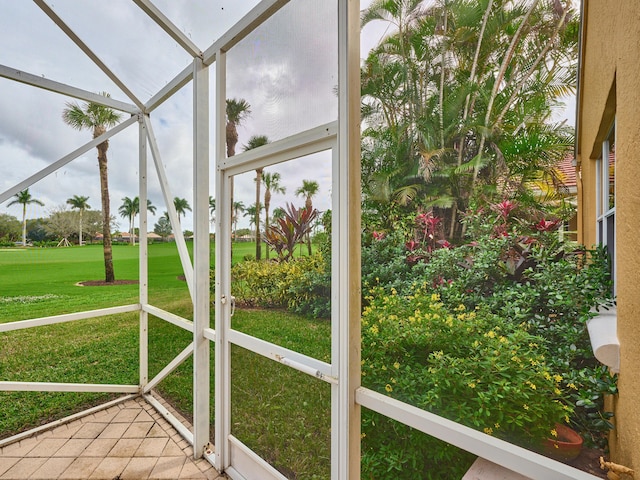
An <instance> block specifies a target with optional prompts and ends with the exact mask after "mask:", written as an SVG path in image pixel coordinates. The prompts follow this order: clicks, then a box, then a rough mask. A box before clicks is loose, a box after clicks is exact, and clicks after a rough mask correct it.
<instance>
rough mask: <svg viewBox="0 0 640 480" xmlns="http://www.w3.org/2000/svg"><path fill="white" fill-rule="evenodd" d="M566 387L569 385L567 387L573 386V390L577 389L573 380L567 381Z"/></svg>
mask: <svg viewBox="0 0 640 480" xmlns="http://www.w3.org/2000/svg"><path fill="white" fill-rule="evenodd" d="M567 387H569V388H573V389H574V390H577V389H578V387H576V384H575V383H573V382H572V383H567Z"/></svg>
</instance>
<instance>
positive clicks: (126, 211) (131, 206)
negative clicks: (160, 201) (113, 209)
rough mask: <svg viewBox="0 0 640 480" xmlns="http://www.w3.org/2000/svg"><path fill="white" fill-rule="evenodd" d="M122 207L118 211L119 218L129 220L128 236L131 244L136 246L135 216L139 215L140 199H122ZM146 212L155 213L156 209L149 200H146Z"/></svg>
mask: <svg viewBox="0 0 640 480" xmlns="http://www.w3.org/2000/svg"><path fill="white" fill-rule="evenodd" d="M122 202H123V203H122V205H120V208H119V209H118V212H119V213H120V216H121V217H122V218H128V219H129V234H130V235H131V244H132V245H135V244H136V232H135V222H136V216H137V215H138V213H140V197H135V198H134V199H131V198H129V197H124V198H123V199H122ZM147 210H148V211H150V212H151V213H156V207H155V206H154V205H153V203H151V200H149V199H147Z"/></svg>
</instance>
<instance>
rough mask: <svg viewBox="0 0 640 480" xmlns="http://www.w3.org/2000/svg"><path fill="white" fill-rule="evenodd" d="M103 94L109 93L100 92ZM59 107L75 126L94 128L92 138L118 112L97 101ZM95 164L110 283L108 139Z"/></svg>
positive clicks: (116, 119)
mask: <svg viewBox="0 0 640 480" xmlns="http://www.w3.org/2000/svg"><path fill="white" fill-rule="evenodd" d="M103 95H104V96H105V97H108V96H109V94H107V93H103ZM66 105H67V107H66V108H65V109H64V110H63V111H62V119H63V120H64V122H65V123H66V124H67V125H69V126H70V127H72V128H75V129H76V130H84V129H88V130H91V131H92V132H93V138H97V137H99V136H100V135H102V134H104V133H105V132H106V131H107V128H109V127H113V126H114V125H116V124H117V123H118V122H119V121H120V114H118V113H116V112H114V111H113V110H112V109H110V108H108V107H105V106H104V105H100V104H98V103H93V102H89V103H85V104H83V105H79V104H77V103H73V102H69V103H67V104H66ZM96 148H97V149H98V168H99V170H100V193H101V200H102V245H103V252H104V277H105V282H107V283H113V282H115V280H116V277H115V273H114V271H113V251H112V248H111V229H110V226H111V210H110V206H109V176H108V165H107V150H108V149H109V141H108V140H105V141H104V142H102V143H101V144H99V145H98V146H96Z"/></svg>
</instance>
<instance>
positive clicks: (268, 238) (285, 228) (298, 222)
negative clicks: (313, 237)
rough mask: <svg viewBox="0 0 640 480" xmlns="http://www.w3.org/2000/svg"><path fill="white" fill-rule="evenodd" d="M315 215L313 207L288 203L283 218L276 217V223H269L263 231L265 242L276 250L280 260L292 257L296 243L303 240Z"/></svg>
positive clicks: (316, 213) (315, 211) (316, 212)
mask: <svg viewBox="0 0 640 480" xmlns="http://www.w3.org/2000/svg"><path fill="white" fill-rule="evenodd" d="M317 216H318V211H317V210H315V209H313V210H309V209H307V208H299V209H298V208H296V207H294V206H293V205H292V204H290V203H288V204H287V209H286V210H285V211H284V218H280V219H278V221H277V223H276V225H271V226H270V227H269V229H268V230H267V231H266V232H265V242H266V243H267V244H268V245H269V246H270V247H272V248H273V249H274V250H275V251H276V253H277V254H278V258H279V259H280V260H281V261H287V260H289V259H291V258H292V257H293V252H294V250H295V248H296V245H297V244H299V243H303V242H304V239H305V236H306V235H307V234H308V233H309V232H310V231H311V228H312V227H313V222H314V220H315V219H316V217H317Z"/></svg>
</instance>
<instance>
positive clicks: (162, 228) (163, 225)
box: [153, 212, 173, 242]
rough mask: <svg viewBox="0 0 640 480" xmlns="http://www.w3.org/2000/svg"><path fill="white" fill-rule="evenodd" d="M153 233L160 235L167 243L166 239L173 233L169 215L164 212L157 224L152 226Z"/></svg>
mask: <svg viewBox="0 0 640 480" xmlns="http://www.w3.org/2000/svg"><path fill="white" fill-rule="evenodd" d="M153 231H154V233H156V234H158V235H160V236H161V237H162V239H163V240H164V241H165V242H166V241H167V237H168V236H169V235H171V232H172V231H173V230H172V229H171V221H170V220H169V214H168V213H167V212H164V214H163V215H162V216H161V217H160V219H159V220H158V222H157V223H156V224H155V225H154V226H153Z"/></svg>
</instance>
